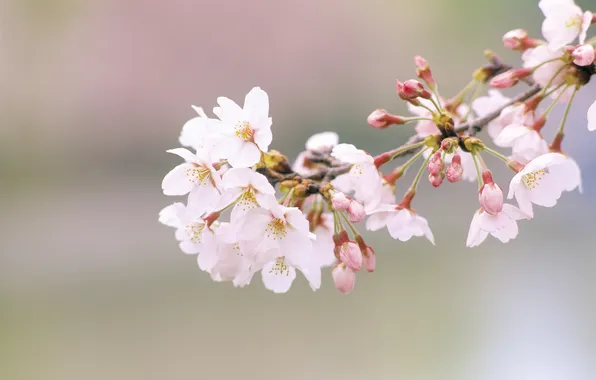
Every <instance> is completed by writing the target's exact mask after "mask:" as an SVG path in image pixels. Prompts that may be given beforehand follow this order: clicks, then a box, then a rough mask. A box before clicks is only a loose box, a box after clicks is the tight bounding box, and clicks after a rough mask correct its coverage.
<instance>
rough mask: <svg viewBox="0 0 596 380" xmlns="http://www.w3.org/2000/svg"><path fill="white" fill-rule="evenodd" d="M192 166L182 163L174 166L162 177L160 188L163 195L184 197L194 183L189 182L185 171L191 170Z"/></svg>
mask: <svg viewBox="0 0 596 380" xmlns="http://www.w3.org/2000/svg"><path fill="white" fill-rule="evenodd" d="M192 168H193V166H192V164H189V163H184V164H180V165H178V166H176V167H175V168H174V169H172V170H171V171H170V172H169V173H168V174H166V176H165V177H164V179H163V181H162V183H161V188H162V189H163V193H164V194H165V195H186V194H188V192H190V191H191V190H192V189H193V187H194V186H195V183H194V182H193V181H191V180H189V178H188V175H187V170H192Z"/></svg>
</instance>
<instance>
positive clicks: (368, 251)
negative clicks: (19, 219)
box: [159, 0, 596, 293]
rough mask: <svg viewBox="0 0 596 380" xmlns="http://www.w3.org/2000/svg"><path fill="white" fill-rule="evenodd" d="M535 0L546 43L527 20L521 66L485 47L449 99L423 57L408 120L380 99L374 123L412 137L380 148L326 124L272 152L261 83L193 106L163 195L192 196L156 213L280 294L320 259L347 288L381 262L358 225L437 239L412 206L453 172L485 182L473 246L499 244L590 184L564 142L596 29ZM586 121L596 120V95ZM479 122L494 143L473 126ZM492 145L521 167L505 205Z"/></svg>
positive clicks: (218, 273)
mask: <svg viewBox="0 0 596 380" xmlns="http://www.w3.org/2000/svg"><path fill="white" fill-rule="evenodd" d="M539 7H540V9H541V10H542V12H543V14H544V16H545V20H544V23H543V25H542V35H543V37H544V40H542V39H537V38H532V37H530V36H529V34H528V32H527V31H525V30H521V29H517V30H513V31H510V32H508V33H506V34H505V35H504V36H503V43H504V46H505V47H506V48H508V49H512V50H516V51H520V52H522V53H523V54H522V56H521V61H522V62H521V67H520V68H512V67H511V66H509V65H506V64H504V63H503V62H502V61H501V60H500V59H499V58H498V57H497V56H496V55H495V54H494V53H492V52H488V53H487V58H488V59H489V64H487V65H486V66H483V67H481V68H479V69H477V70H475V71H474V74H473V80H472V81H471V82H470V83H469V84H467V85H466V86H465V87H464V88H463V89H462V90H461V91H460V92H459V93H457V94H456V95H455V96H453V97H449V98H446V97H442V96H441V95H440V92H439V88H438V85H437V81H436V80H435V78H434V76H433V74H432V70H431V67H430V65H429V63H428V62H427V61H426V60H425V59H424V58H422V57H420V56H417V57H415V59H414V63H415V66H416V76H417V78H418V79H410V80H406V81H404V82H401V81H399V80H398V81H397V82H396V92H397V95H398V97H399V98H400V99H401V100H403V101H405V102H406V103H407V106H408V109H409V111H410V112H411V113H412V116H399V115H393V114H390V113H389V112H387V111H385V110H382V109H378V110H375V111H373V112H372V113H371V114H370V116H369V117H368V120H367V121H368V124H369V125H370V126H371V127H373V128H376V129H384V128H388V127H390V126H403V125H406V124H412V125H414V130H415V135H414V136H413V137H412V138H411V139H410V140H409V141H408V142H407V143H406V144H404V145H401V146H399V147H397V148H395V149H393V150H390V151H387V152H383V153H381V154H378V155H376V156H373V155H371V154H369V153H368V152H365V151H363V150H361V149H358V148H357V147H356V146H354V145H351V144H345V143H340V142H339V136H338V135H337V134H336V133H334V132H323V133H319V134H316V135H314V136H312V137H311V138H309V139H308V141H307V142H306V147H305V150H304V152H302V153H300V154H299V155H298V157H297V158H296V160H295V161H294V162H293V163H291V162H290V161H289V160H288V158H287V157H286V156H284V155H283V154H281V153H280V152H277V151H275V150H271V149H270V145H271V143H272V140H273V135H272V125H273V123H272V118H271V117H270V116H269V97H268V95H267V93H266V92H265V91H263V90H262V89H261V88H259V87H255V88H253V89H252V90H250V92H249V93H248V94H247V95H246V97H245V99H244V104H243V106H242V107H241V106H239V105H238V104H237V103H236V102H234V101H233V100H231V99H228V98H226V97H220V98H218V99H217V104H218V106H216V107H215V108H213V114H214V116H215V117H213V118H212V117H209V116H207V114H206V113H205V112H204V111H203V109H202V108H199V107H195V111H196V112H197V113H198V116H196V117H194V118H193V119H191V120H189V121H188V122H187V123H186V124H185V125H184V126H183V128H182V132H181V134H180V138H179V141H180V144H181V145H182V146H183V147H185V148H175V149H171V150H168V152H169V153H172V154H174V155H176V156H178V157H179V158H180V159H181V160H182V163H181V164H179V165H178V166H176V167H175V168H174V169H172V170H171V171H170V172H169V173H168V174H167V175H166V176H165V178H164V179H163V182H162V189H163V192H164V194H165V195H170V196H186V202H184V203H182V202H176V203H173V204H172V205H170V206H168V207H166V208H164V209H163V210H162V211H161V212H160V214H159V221H160V222H161V223H163V224H165V225H167V226H170V227H173V228H174V229H175V231H176V232H175V237H176V239H177V240H178V242H179V246H180V249H181V250H182V251H183V252H185V253H187V254H196V255H197V260H198V265H199V268H200V269H201V270H203V271H205V272H207V273H208V274H209V275H210V276H211V278H212V279H213V280H215V281H229V282H232V283H233V285H234V286H237V287H243V286H246V285H248V284H249V283H250V282H251V280H252V278H253V276H254V275H255V274H257V273H258V272H260V276H261V278H262V282H263V284H264V285H265V287H266V288H267V289H269V290H272V291H274V292H276V293H283V292H286V291H288V290H289V289H290V287H291V285H292V283H293V281H294V279H295V278H296V272H297V271H299V272H301V273H302V274H303V275H304V277H305V278H306V279H307V281H308V282H309V284H310V287H311V288H312V289H313V290H317V289H318V288H319V287H320V286H321V269H322V268H325V267H331V268H332V269H331V275H332V278H333V281H334V284H335V286H336V288H337V289H338V290H340V291H341V292H343V293H348V292H350V291H352V290H353V288H354V285H355V280H356V274H357V273H358V272H360V271H367V272H373V271H374V270H375V267H376V256H375V252H374V249H373V248H372V247H371V246H370V245H368V244H367V243H366V242H365V240H364V238H363V237H362V235H361V234H360V232H359V229H358V227H357V226H358V224H359V223H361V222H362V223H363V224H364V226H365V228H366V229H367V230H369V231H378V230H382V229H387V232H388V233H389V235H390V236H391V237H392V238H394V239H396V240H400V241H407V240H409V239H411V238H412V237H425V238H426V239H427V240H428V241H430V242H431V243H432V244H434V243H435V241H434V236H433V233H432V231H431V229H430V227H429V223H428V221H427V220H426V219H425V218H424V217H422V216H421V215H419V214H418V213H417V212H416V211H415V209H413V207H412V203H413V201H414V199H415V198H416V190H417V188H418V185H419V184H420V182H421V179H423V178H424V179H426V180H428V182H429V183H430V184H431V186H433V187H434V188H440V187H441V186H443V184H444V181H445V178H446V179H447V182H449V183H455V182H458V181H461V180H464V181H467V182H476V183H477V184H478V206H477V208H476V211H475V212H472V211H473V210H471V212H470V214H473V216H472V221H471V224H470V228H469V232H468V237H467V239H466V245H467V246H468V247H474V246H478V245H480V244H481V243H483V242H484V241H485V240H486V239H487V237H488V236H489V235H492V236H493V237H494V238H496V239H498V240H499V241H501V242H503V243H506V242H508V241H510V240H512V239H514V238H515V237H516V236H517V235H518V232H519V228H518V222H519V221H522V220H530V219H532V218H533V217H534V206H542V207H553V206H554V205H555V204H556V203H557V201H558V200H559V198H560V197H561V196H562V194H563V193H564V192H569V191H573V190H575V189H578V190H579V191H580V192H581V190H582V187H581V174H580V169H579V167H578V165H577V163H576V162H575V161H574V160H573V159H572V158H571V157H570V156H569V155H567V153H566V152H564V151H563V150H562V142H563V138H564V135H565V128H566V124H567V123H566V122H567V117H568V114H569V111H570V108H571V105H572V103H573V100H574V99H575V98H576V95H577V93H578V91H579V90H580V89H581V88H582V87H584V86H585V85H586V84H587V83H588V82H589V80H590V78H591V77H592V76H593V75H594V74H596V68H595V64H594V59H595V50H594V45H596V39H594V38H593V39H590V40H587V35H588V29H589V27H590V25H591V24H593V23H596V17H595V16H594V15H593V14H592V13H591V12H589V11H585V12H584V11H582V10H581V9H580V8H579V7H578V6H577V5H576V4H575V3H574V2H573V1H572V0H541V1H540V2H539ZM576 40H577V44H575V41H576ZM520 83H525V84H527V85H529V88H528V89H527V90H525V91H523V92H522V93H521V94H519V95H518V96H516V97H514V98H508V97H506V96H505V95H503V94H502V93H501V92H500V91H499V89H502V88H510V87H513V86H516V85H518V84H520ZM487 87H488V88H487ZM490 87H492V88H490ZM485 90H486V94H485V95H482V94H483V92H484V91H485ZM558 104H563V105H564V107H565V111H564V114H563V117H562V119H561V120H560V124H559V128H558V130H557V131H556V133H555V134H554V137H553V138H552V139H551V140H550V142H549V141H547V139H546V138H545V134H544V127H545V125H547V121H548V120H550V119H551V116H550V113H551V111H552V110H553V109H554V108H555V106H556V105H558ZM587 121H588V122H587V127H588V129H589V130H595V129H596V102H594V104H593V105H592V106H591V107H590V108H589V110H588V114H587ZM483 129H486V131H487V134H488V139H485V140H482V139H481V138H479V137H478V136H477V134H478V133H479V132H480V131H482V130H483ZM490 144H492V145H494V146H495V148H491V147H490V146H489V145H490ZM503 149H506V150H507V152H508V153H507V154H504V153H501V151H502V150H503ZM486 154H489V155H493V156H495V157H497V158H499V159H500V160H501V161H502V162H503V164H504V165H506V166H507V167H508V168H510V169H511V170H512V171H513V172H514V175H513V176H512V178H511V180H510V183H509V188H508V192H507V199H508V200H509V201H510V202H509V203H505V200H504V198H505V195H504V192H503V189H502V187H501V186H500V185H499V184H497V183H496V182H495V181H494V179H493V173H492V171H491V170H490V169H489V167H488V166H487V164H486V162H485V160H484V158H483V156H486ZM409 155H411V157H409V158H408V159H407V160H406V161H405V162H403V163H402V164H401V165H398V166H396V167H394V168H393V169H387V166H388V164H390V163H393V162H395V161H396V160H398V159H400V158H402V157H405V156H409ZM419 161H422V163H421V164H420V166H419V167H418V170H417V172H416V174H415V176H414V179H413V181H412V183H411V185H410V186H409V188H408V190H407V191H406V192H405V193H404V194H403V196H402V197H400V198H396V186H395V185H396V183H397V181H398V180H400V179H401V181H403V179H402V177H403V176H404V174H405V173H406V172H407V171H408V169H410V168H411V167H412V166H413V165H414V164H415V163H417V162H419ZM398 199H399V201H397V200H398Z"/></svg>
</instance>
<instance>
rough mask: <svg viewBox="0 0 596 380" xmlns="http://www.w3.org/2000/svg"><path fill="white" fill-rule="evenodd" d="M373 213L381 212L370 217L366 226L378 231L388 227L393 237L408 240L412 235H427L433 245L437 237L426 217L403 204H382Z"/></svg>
mask: <svg viewBox="0 0 596 380" xmlns="http://www.w3.org/2000/svg"><path fill="white" fill-rule="evenodd" d="M371 214H372V215H373V216H374V215H375V214H380V215H379V216H378V217H377V218H375V219H372V221H371V218H372V217H371V218H369V219H368V220H367V223H366V228H367V229H368V230H371V231H376V230H378V229H381V228H383V227H385V226H386V227H387V230H388V231H389V234H390V235H391V237H392V238H394V239H398V240H400V241H408V240H410V239H411V238H412V236H425V237H426V238H427V239H428V241H430V242H431V243H432V244H433V245H434V244H435V239H434V236H433V233H432V231H431V230H430V227H429V226H428V222H427V221H426V219H425V218H423V217H421V216H419V215H418V214H416V213H415V212H414V211H413V210H411V209H408V208H402V207H401V206H396V205H388V204H381V205H379V206H377V208H376V209H374V210H373V211H371Z"/></svg>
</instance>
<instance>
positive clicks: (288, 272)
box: [261, 258, 296, 293]
mask: <svg viewBox="0 0 596 380" xmlns="http://www.w3.org/2000/svg"><path fill="white" fill-rule="evenodd" d="M279 260H281V259H280V258H278V259H277V260H276V261H270V262H268V263H267V264H265V266H264V267H263V269H262V270H261V276H262V278H263V284H264V285H265V288H267V289H269V290H271V291H272V292H274V293H286V292H287V291H288V290H290V287H291V286H292V282H293V281H294V279H295V278H296V269H295V268H294V267H292V266H290V265H287V264H283V263H280V262H279Z"/></svg>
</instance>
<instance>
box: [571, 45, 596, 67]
mask: <svg viewBox="0 0 596 380" xmlns="http://www.w3.org/2000/svg"><path fill="white" fill-rule="evenodd" d="M571 56H572V57H573V63H575V64H576V65H578V66H590V65H591V64H592V63H594V48H593V47H592V45H580V46H578V47H576V48H575V50H573V53H571Z"/></svg>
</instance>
